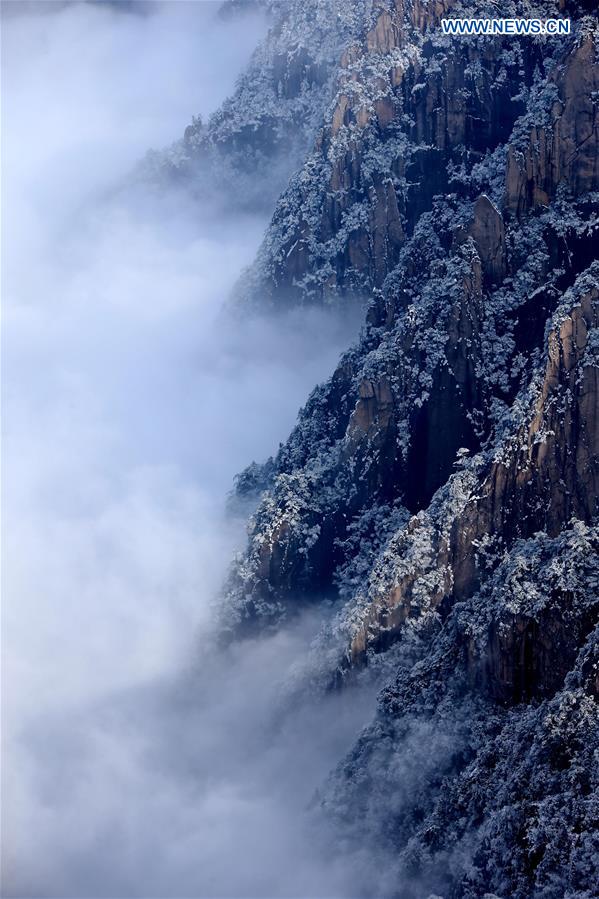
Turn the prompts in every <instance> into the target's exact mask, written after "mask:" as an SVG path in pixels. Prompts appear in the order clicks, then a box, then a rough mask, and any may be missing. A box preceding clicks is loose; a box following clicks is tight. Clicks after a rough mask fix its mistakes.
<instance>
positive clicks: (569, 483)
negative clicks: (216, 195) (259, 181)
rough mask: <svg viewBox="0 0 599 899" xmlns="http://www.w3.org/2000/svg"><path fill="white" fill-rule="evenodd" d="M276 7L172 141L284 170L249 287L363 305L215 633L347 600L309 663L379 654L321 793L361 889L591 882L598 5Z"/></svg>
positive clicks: (536, 892)
mask: <svg viewBox="0 0 599 899" xmlns="http://www.w3.org/2000/svg"><path fill="white" fill-rule="evenodd" d="M264 9H265V11H266V13H267V14H268V15H269V16H270V20H271V27H270V31H269V34H268V37H267V38H266V40H265V41H264V43H263V44H262V45H261V47H260V48H259V49H258V50H257V51H256V54H255V55H254V57H253V59H252V62H251V64H250V67H249V69H248V71H247V73H246V75H245V76H244V78H243V79H242V81H241V82H240V84H239V86H238V89H237V91H236V93H235V94H234V96H232V97H231V99H230V100H229V101H227V103H225V105H224V106H223V108H222V109H221V110H220V111H219V113H217V114H216V115H215V116H214V117H213V119H211V120H210V122H209V123H207V124H206V125H204V124H197V123H196V124H194V125H192V126H190V129H188V131H187V132H186V134H185V137H184V139H183V141H182V142H180V143H179V144H178V145H177V152H174V153H173V152H171V154H170V155H167V156H166V157H161V158H159V159H158V160H157V161H155V163H156V165H157V166H158V168H159V169H160V170H161V171H162V172H167V173H168V176H169V177H177V178H179V179H181V180H182V181H183V182H185V183H188V184H189V185H190V187H193V185H194V184H196V183H198V182H199V180H201V178H202V175H201V172H202V171H206V169H207V170H208V171H213V172H217V173H220V174H219V175H218V177H219V178H220V179H221V183H222V187H221V189H222V190H223V191H226V190H233V189H234V188H235V186H237V188H238V189H239V192H240V196H241V197H242V201H243V202H246V198H247V202H250V203H254V202H257V199H256V197H255V196H253V195H252V190H251V184H252V182H253V179H254V175H255V173H258V174H259V176H260V177H262V175H263V174H264V173H265V172H270V171H271V172H272V187H273V194H274V193H277V194H278V193H279V191H281V192H280V196H279V197H278V199H277V201H276V205H275V207H274V213H273V216H272V221H271V224H270V226H269V227H268V229H267V232H266V235H265V238H264V241H263V244H262V246H261V248H260V250H259V253H258V256H257V259H256V261H255V263H254V264H253V266H252V267H251V269H250V270H249V271H248V272H246V273H245V274H244V276H243V278H242V279H241V281H240V284H239V285H238V289H237V291H236V296H235V299H234V303H235V306H236V308H237V310H246V311H247V310H248V309H252V308H261V309H265V308H266V309H272V310H274V311H276V310H278V309H287V308H289V307H291V306H306V305H313V304H316V305H333V306H336V307H340V308H342V307H343V305H344V304H346V303H349V302H350V301H352V300H353V299H354V298H356V297H357V298H359V299H361V300H362V301H364V302H365V303H366V306H367V311H366V324H365V326H364V329H363V332H362V334H361V337H360V339H359V341H358V342H357V343H356V344H355V345H354V346H352V347H351V348H349V349H348V350H347V352H346V353H345V354H344V355H343V357H342V358H341V360H340V362H339V365H338V367H337V368H336V370H335V371H334V372H333V373H332V375H331V378H330V379H329V380H328V381H327V382H326V383H325V384H323V385H320V386H318V387H316V388H315V390H314V391H313V393H312V394H311V396H310V397H309V398H308V400H307V402H306V405H305V407H304V408H303V409H302V410H301V412H300V414H299V419H298V423H297V425H296V427H295V429H294V430H293V432H292V434H291V435H290V437H289V439H288V440H287V441H286V443H285V444H284V445H282V446H281V447H280V449H279V451H278V453H277V454H276V456H274V457H273V458H272V459H270V460H268V461H267V462H266V463H264V464H256V463H253V464H252V465H251V466H250V467H249V468H248V469H247V470H246V471H245V472H243V473H242V474H241V475H240V476H239V478H238V481H237V487H236V489H237V493H238V495H239V496H240V497H245V498H250V497H252V496H253V497H255V498H256V502H257V508H256V511H255V514H254V515H253V516H252V518H251V520H250V523H249V539H248V545H247V548H246V550H245V552H244V553H243V554H242V555H241V556H240V557H239V558H238V559H237V560H236V561H235V562H234V564H233V566H232V569H231V572H230V576H229V579H228V582H227V584H226V588H225V590H224V595H223V598H222V603H221V607H220V622H221V630H222V632H223V637H224V638H226V639H243V637H244V636H245V635H247V634H255V633H256V632H260V631H263V630H267V629H272V628H277V627H281V626H282V625H283V622H284V621H285V620H287V619H289V618H290V617H292V616H293V615H294V614H296V613H297V612H298V611H299V610H300V609H302V608H305V607H306V606H307V605H310V604H315V603H322V602H332V603H333V606H334V608H335V610H336V611H335V614H334V616H333V618H332V620H331V621H330V623H329V624H328V626H327V627H326V629H325V630H324V631H323V633H322V634H321V636H320V638H319V640H318V641H317V644H316V645H315V647H314V649H313V651H312V654H311V658H310V659H309V660H307V670H309V671H310V672H311V674H310V682H311V684H312V688H313V689H315V690H316V689H317V688H319V689H323V690H329V689H347V688H350V685H351V683H352V681H353V679H355V678H356V677H357V676H358V672H359V671H360V670H363V669H365V668H368V667H371V668H375V667H376V666H377V665H379V664H380V660H381V659H383V658H386V659H387V666H386V667H385V670H386V671H388V670H391V669H392V670H393V672H394V673H393V676H392V677H391V679H390V682H389V683H388V684H387V686H386V687H385V688H384V690H383V692H382V693H381V697H380V701H379V704H378V708H377V709H376V712H375V715H374V720H373V723H372V724H371V726H369V727H368V728H367V729H366V730H365V731H364V733H363V734H362V735H361V736H360V738H359V740H358V742H357V744H356V746H355V747H354V749H353V750H352V752H351V753H350V754H349V756H348V757H347V758H346V759H345V760H341V761H340V765H339V768H338V769H337V770H336V771H335V772H334V773H333V774H332V775H331V777H330V779H329V781H328V783H327V784H326V786H325V787H324V788H323V790H322V792H321V796H320V802H321V805H322V808H323V810H324V811H325V813H326V814H328V815H330V816H331V818H332V820H334V821H335V822H336V826H337V827H338V829H339V832H340V833H341V834H343V836H344V839H346V840H349V841H350V843H351V842H352V841H354V843H355V845H357V846H362V847H364V846H368V847H370V851H371V853H372V855H373V856H374V857H375V858H380V871H381V881H380V883H379V884H373V895H388V896H397V897H420V896H426V895H429V894H431V893H435V894H439V895H442V896H444V897H481V896H484V895H491V894H492V895H497V896H503V897H518V899H524V897H529V896H535V897H537V896H538V897H543V899H553V897H555V899H558V897H564V896H568V897H578V899H582V897H585V899H590V897H592V896H597V895H599V893H598V884H599V835H598V830H599V828H598V825H599V789H598V788H599V765H598V753H599V714H598V705H597V704H598V702H599V655H598V648H599V626H598V620H599V616H598V611H599V590H598V587H599V557H598V549H599V533H598V531H597V497H598V486H599V467H598V456H599V415H598V407H597V387H598V382H597V364H598V361H599V330H598V328H599V310H598V305H597V303H598V299H599V254H598V250H599V202H598V201H599V24H598V20H597V10H596V5H595V4H594V3H592V4H591V3H588V4H585V3H583V2H570V0H560V2H558V3H555V2H542V3H537V4H533V3H516V2H508V3H506V4H504V5H503V6H502V8H501V11H500V13H499V14H500V15H501V16H502V17H509V16H525V17H527V18H530V17H532V16H538V17H540V18H548V17H555V16H560V17H569V18H570V19H571V22H572V33H571V34H570V35H569V36H567V37H565V36H560V37H544V36H541V37H534V38H533V37H530V36H518V37H515V36H510V37H501V36H494V37H482V36H477V37H472V36H469V37H453V36H452V37H450V36H447V35H444V34H443V33H442V29H441V27H440V20H441V18H442V17H443V16H445V15H448V16H456V17H463V16H466V15H470V16H473V15H476V16H489V17H491V16H493V15H497V14H498V12H497V6H496V4H494V3H490V2H489V3H469V4H464V3H460V2H451V0H429V2H427V0H373V2H362V0H360V2H355V3H347V2H343V3H342V2H339V3H329V2H326V0H322V2H321V0H309V2H306V0H303V2H301V0H289V2H281V3H266V4H264ZM215 177H216V176H215ZM287 179H288V182H287V184H286V186H285V187H284V188H283V187H281V185H282V184H284V183H285V182H286V180H287ZM254 183H255V182H254ZM268 199H270V198H268ZM262 200H263V201H264V202H266V201H267V200H266V199H265V198H264V196H263V197H262ZM306 676H308V675H306ZM315 697H316V694H315ZM314 701H317V698H315V699H314Z"/></svg>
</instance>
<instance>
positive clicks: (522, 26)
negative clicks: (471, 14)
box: [441, 19, 570, 35]
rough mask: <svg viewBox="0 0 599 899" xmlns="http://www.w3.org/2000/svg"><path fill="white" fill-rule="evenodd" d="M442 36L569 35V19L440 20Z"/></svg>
mask: <svg viewBox="0 0 599 899" xmlns="http://www.w3.org/2000/svg"><path fill="white" fill-rule="evenodd" d="M441 28H442V29H443V34H462V35H464V34H466V35H472V34H513V35H521V34H524V35H527V34H570V19H441Z"/></svg>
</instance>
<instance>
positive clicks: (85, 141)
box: [2, 2, 372, 899]
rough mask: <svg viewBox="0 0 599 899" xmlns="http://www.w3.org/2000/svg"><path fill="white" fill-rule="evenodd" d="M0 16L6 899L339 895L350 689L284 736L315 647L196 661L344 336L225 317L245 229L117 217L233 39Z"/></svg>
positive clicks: (117, 12) (300, 636)
mask: <svg viewBox="0 0 599 899" xmlns="http://www.w3.org/2000/svg"><path fill="white" fill-rule="evenodd" d="M217 9H218V4H216V3H184V2H182V3H143V5H140V6H137V5H136V4H124V5H122V6H119V5H118V4H109V3H100V4H84V3H67V4H64V3H56V4H50V3H47V4H41V5H38V4H25V5H22V6H21V7H20V8H19V9H18V11H17V6H16V5H14V4H10V3H9V4H4V6H3V28H2V117H3V122H2V125H3V128H2V133H3V138H2V141H3V142H2V158H3V166H2V214H3V223H4V228H3V235H2V298H3V304H2V305H3V308H2V318H3V322H2V324H3V327H2V367H3V371H2V375H3V377H2V392H3V397H2V398H3V420H2V433H3V463H4V464H3V505H2V518H3V528H2V555H3V563H4V564H3V571H2V599H3V602H2V691H3V696H2V699H3V701H2V739H3V765H2V779H3V803H2V831H3V895H6V896H30V897H34V896H35V897H43V896H65V897H66V896H77V897H98V899H100V897H117V896H119V897H128V896H145V897H150V896H162V897H183V896H189V897H191V896H237V897H242V896H248V897H249V896H256V897H258V896H263V897H266V896H305V895H320V896H341V895H351V894H353V893H354V891H355V890H356V889H357V879H356V878H357V873H356V871H355V870H350V869H349V868H350V866H348V864H347V860H346V861H345V862H342V860H341V859H340V858H339V859H338V861H337V862H334V861H333V860H332V858H331V855H330V851H331V842H330V841H331V835H330V834H328V833H325V831H324V830H322V829H319V828H321V827H322V826H323V825H319V824H318V823H316V822H315V821H314V820H313V819H312V818H311V817H310V815H309V813H308V812H307V809H308V807H309V805H310V803H311V800H312V797H313V795H314V791H315V790H316V789H317V788H318V786H319V784H320V783H321V782H322V780H323V779H324V778H325V777H326V775H327V773H328V772H329V770H330V769H331V767H332V766H333V765H334V764H335V763H336V762H337V761H338V759H339V758H340V757H341V756H342V755H343V752H344V751H345V750H346V749H347V748H349V746H350V745H351V743H352V741H353V739H354V737H355V735H356V733H357V732H358V730H359V729H360V727H361V726H362V725H363V724H364V723H366V721H367V720H368V714H369V709H370V708H371V707H372V705H371V701H372V695H371V688H363V689H362V690H361V691H360V690H356V691H354V692H351V691H348V692H347V693H345V694H343V695H335V696H331V697H328V698H327V699H323V700H322V701H321V702H320V703H318V704H310V703H307V704H305V705H304V706H301V707H298V708H296V709H295V710H294V713H293V714H292V715H284V714H281V710H280V703H279V697H280V689H281V685H282V684H284V682H285V680H286V678H287V676H288V673H289V671H290V670H291V669H292V668H293V666H294V664H295V662H296V661H297V660H298V659H301V658H302V657H303V655H304V654H305V651H306V647H307V646H308V645H309V643H310V641H311V640H312V638H313V636H314V634H315V633H316V632H317V630H318V628H319V627H320V624H321V620H320V619H319V618H318V616H316V615H312V616H305V617H304V618H302V619H299V620H298V621H297V622H296V623H295V625H294V626H293V627H289V628H288V629H287V630H286V631H284V632H281V633H279V634H278V635H275V636H270V637H267V638H266V637H265V638H263V639H261V640H255V641H248V642H246V643H243V644H240V645H238V646H233V647H231V648H229V649H228V650H227V651H226V652H224V651H223V652H221V653H220V654H219V653H217V652H216V651H215V650H214V640H213V634H212V619H211V609H212V604H213V602H214V599H215V597H216V596H217V595H218V590H219V587H220V585H221V583H222V580H223V577H224V575H225V572H226V568H227V565H228V563H229V560H230V558H231V556H232V553H233V552H234V550H235V549H236V548H239V547H241V546H242V545H243V541H244V523H243V521H241V520H237V519H231V518H230V517H227V516H226V515H225V500H226V496H227V493H228V491H229V490H230V489H231V487H232V483H233V478H234V475H235V474H236V473H237V472H239V471H240V470H241V469H243V468H244V467H245V466H246V465H247V464H248V463H250V462H251V461H252V460H253V459H256V460H262V459H265V458H266V457H267V456H269V455H270V454H271V453H273V452H274V451H275V450H276V448H277V446H278V443H279V441H281V440H283V439H284V438H285V437H286V436H287V434H288V432H289V431H290V429H291V427H292V426H293V423H294V420H295V417H296V415H297V411H298V408H299V407H300V405H301V404H302V403H303V402H304V401H305V399H306V397H307V395H308V393H309V391H310V389H311V388H312V387H313V386H314V385H315V384H316V383H317V382H318V381H319V380H322V379H323V378H324V377H326V376H328V374H329V373H330V371H331V370H332V368H333V366H334V364H335V362H336V360H337V358H338V355H339V353H340V351H341V350H342V349H343V348H344V347H345V346H346V345H347V344H348V343H349V341H350V339H351V334H352V333H353V330H354V329H355V323H353V322H348V321H338V320H336V319H335V318H333V317H332V316H331V315H330V314H328V315H325V314H323V313H316V312H312V313H309V314H308V313H304V314H302V315H301V316H300V315H297V314H296V315H294V316H291V315H287V316H282V317H280V318H277V320H276V321H268V320H265V319H257V318H254V319H252V320H250V321H244V322H243V323H238V324H235V322H234V321H232V320H231V319H229V318H227V319H224V318H223V316H222V314H221V313H222V308H223V304H224V303H225V302H226V300H227V298H228V296H229V294H230V292H231V290H232V288H233V286H234V284H235V282H236V281H237V279H238V278H239V277H240V275H241V273H242V271H243V269H244V267H245V266H246V265H248V264H249V263H250V262H251V260H252V258H253V256H254V254H255V252H256V250H257V248H258V245H259V242H260V240H261V237H262V234H263V232H264V228H265V227H266V224H267V219H266V217H265V216H264V215H250V214H247V213H246V214H243V215H240V214H239V212H237V211H235V210H233V209H231V210H227V209H226V208H223V206H222V204H221V206H219V213H218V216H217V217H215V213H214V208H215V207H214V205H213V204H212V203H211V202H210V199H209V198H206V201H205V202H204V203H203V202H202V201H198V200H197V199H196V200H192V199H191V198H187V197H186V196H185V195H184V194H183V195H182V194H181V193H180V192H178V193H172V194H169V193H168V192H166V191H163V192H162V193H156V192H153V193H151V194H148V195H143V192H141V194H140V191H139V190H138V191H136V192H131V191H127V190H123V189H122V188H123V185H124V184H126V183H127V179H128V178H129V176H130V173H131V172H132V171H133V169H134V167H135V165H136V164H137V162H138V160H140V159H141V158H142V157H143V155H144V154H145V152H146V151H147V150H148V149H149V148H151V147H161V146H164V145H167V144H169V143H170V142H171V141H173V140H174V139H176V138H177V137H179V136H180V135H181V134H182V132H183V130H184V128H185V126H186V124H188V122H189V121H190V119H191V116H192V115H194V114H198V113H201V114H202V115H203V116H204V117H206V116H207V115H209V114H210V112H211V111H213V110H214V109H216V108H217V107H218V105H219V103H220V102H222V100H223V99H224V98H225V97H226V96H227V95H228V94H229V93H230V92H231V91H232V89H233V87H234V84H235V79H236V78H237V77H238V76H239V74H240V72H241V71H242V70H243V67H244V65H245V63H246V62H247V60H248V59H249V56H250V54H251V52H252V50H253V48H254V46H255V45H256V43H257V42H258V41H259V40H260V38H261V35H262V34H263V33H264V30H265V22H264V21H263V19H262V18H261V16H260V15H258V14H253V15H245V16H243V17H242V18H241V20H239V21H236V20H235V19H234V18H233V19H228V20H226V21H223V20H221V19H219V18H218V16H217Z"/></svg>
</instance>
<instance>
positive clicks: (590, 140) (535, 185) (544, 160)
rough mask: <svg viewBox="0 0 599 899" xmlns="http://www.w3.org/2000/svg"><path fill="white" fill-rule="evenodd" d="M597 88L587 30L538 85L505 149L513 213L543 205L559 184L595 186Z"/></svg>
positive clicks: (578, 188)
mask: <svg viewBox="0 0 599 899" xmlns="http://www.w3.org/2000/svg"><path fill="white" fill-rule="evenodd" d="M598 90H599V66H598V65H597V55H596V43H595V36H594V33H593V32H592V31H591V32H590V33H588V34H585V35H584V36H583V37H581V39H580V41H579V42H578V43H577V44H576V46H575V47H574V48H573V49H572V50H571V52H570V53H569V55H568V56H567V57H566V59H565V60H564V62H563V63H562V65H561V67H560V69H559V71H558V72H556V73H555V74H554V75H553V76H552V77H550V78H549V79H548V82H547V84H546V85H545V86H544V91H543V92H542V93H541V92H540V91H539V104H538V106H537V107H536V108H535V109H534V110H533V115H532V116H531V117H530V119H529V120H525V121H523V122H522V123H521V126H520V128H521V131H522V135H521V137H520V139H519V140H518V141H517V142H515V143H514V144H513V145H512V146H510V147H509V149H508V162H507V173H506V193H507V198H506V207H507V209H508V210H509V211H510V212H511V213H513V214H514V215H518V216H520V215H524V214H526V213H527V212H528V211H529V210H530V209H534V208H535V207H537V206H546V205H547V204H548V203H549V202H550V200H551V199H553V197H555V195H556V193H557V191H558V189H559V187H560V185H563V186H564V187H565V188H566V189H567V190H568V191H570V192H572V193H573V194H574V195H580V194H583V193H585V192H587V191H593V190H598V189H599V103H598V101H597V96H598V93H597V92H598ZM528 128H529V129H530V130H527V129H528ZM526 131H527V133H525V132H526Z"/></svg>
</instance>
